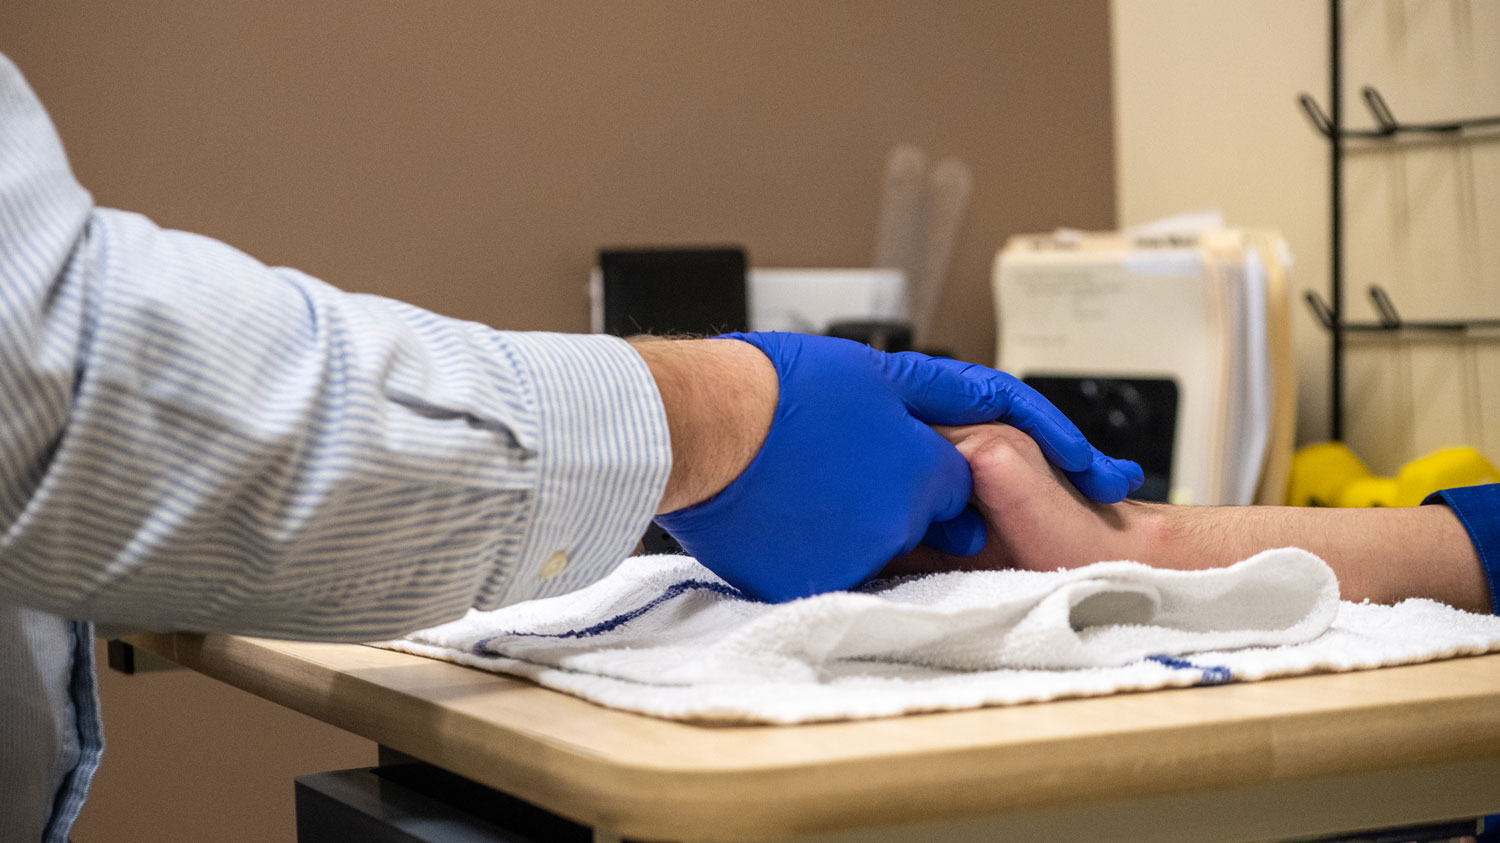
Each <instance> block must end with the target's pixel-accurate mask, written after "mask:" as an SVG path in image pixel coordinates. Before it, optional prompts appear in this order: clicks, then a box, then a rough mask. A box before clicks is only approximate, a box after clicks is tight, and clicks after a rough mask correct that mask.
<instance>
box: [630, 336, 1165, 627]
mask: <svg viewBox="0 0 1500 843" xmlns="http://www.w3.org/2000/svg"><path fill="white" fill-rule="evenodd" d="M720 339H725V340H742V341H744V342H747V343H750V344H751V345H753V346H755V347H756V348H758V349H760V350H761V351H762V352H763V353H764V354H765V355H766V356H767V357H769V358H770V360H771V362H772V364H774V365H775V367H776V373H777V375H778V377H779V379H780V394H779V397H778V399H777V406H776V415H775V417H774V419H773V420H772V422H771V429H770V432H769V433H768V434H767V435H766V441H765V443H764V444H763V445H762V446H761V449H760V452H759V453H758V454H756V456H755V459H753V460H752V461H751V462H750V465H749V466H748V467H747V468H746V469H745V470H744V472H742V473H741V474H740V476H739V477H738V478H736V479H735V480H734V482H732V483H730V484H729V486H728V487H727V488H725V489H724V490H723V491H722V492H720V493H719V494H717V495H715V496H714V497H712V498H710V499H709V500H707V501H704V502H702V503H700V504H697V505H695V506H691V507H688V508H686V509H680V510H677V511H676V512H670V513H667V514H665V515H660V516H657V519H656V521H657V523H658V524H660V525H661V526H662V527H663V528H664V529H666V530H667V532H669V533H671V534H672V535H673V537H675V538H676V539H677V541H678V542H680V543H681V544H682V546H683V549H685V550H686V551H687V552H688V553H690V554H692V555H693V556H694V557H696V558H697V559H698V561H700V562H702V563H703V564H704V565H705V566H707V567H708V568H709V569H710V570H712V571H713V572H714V573H716V574H718V575H719V576H720V577H723V578H724V580H725V581H727V582H729V583H730V584H731V585H734V586H735V587H736V588H738V589H740V590H741V591H743V592H745V593H746V594H749V595H750V596H752V597H756V598H760V599H763V600H770V601H782V600H791V599H794V598H797V597H805V596H808V595H811V594H817V593H820V592H824V591H833V590H837V589H843V588H850V587H853V586H855V585H858V584H859V583H861V582H864V581H865V580H867V579H869V578H870V577H871V576H872V575H874V574H875V573H876V572H878V571H879V570H880V569H881V568H882V567H884V566H885V564H886V563H887V562H889V561H890V560H891V559H894V558H895V557H897V556H900V555H901V554H903V553H906V552H908V551H910V550H911V549H912V548H914V547H916V545H917V543H918V542H920V541H926V543H927V544H929V545H931V546H933V547H935V548H937V549H938V550H941V551H944V552H947V553H952V554H956V555H960V556H968V555H972V554H974V553H977V552H979V550H980V549H982V548H983V547H984V542H985V528H984V521H983V519H981V518H980V516H979V514H978V513H977V512H975V511H974V510H973V509H971V508H969V507H968V501H969V495H970V491H971V489H970V487H971V480H970V477H969V466H968V463H966V462H965V461H964V458H963V456H962V455H960V454H959V453H958V450H957V449H955V448H954V447H953V446H952V445H950V444H949V443H948V441H947V440H945V439H943V437H941V436H939V435H938V434H937V433H935V432H934V431H933V430H932V429H931V428H929V427H928V424H945V425H958V424H976V423H980V422H987V421H996V420H998V421H1002V422H1005V423H1007V424H1010V425H1012V426H1014V427H1017V428H1020V429H1021V430H1024V431H1026V432H1027V433H1028V434H1030V435H1031V436H1032V438H1033V439H1035V440H1036V441H1037V444H1038V445H1040V446H1041V449H1042V452H1043V453H1045V454H1046V455H1047V459H1048V460H1050V461H1051V462H1052V463H1053V464H1055V465H1057V466H1058V467H1059V468H1061V469H1063V470H1064V471H1065V472H1067V474H1068V476H1069V478H1071V479H1072V480H1073V482H1074V484H1075V485H1076V486H1077V487H1078V488H1079V490H1080V491H1082V492H1083V493H1084V494H1086V495H1088V496H1089V497H1091V498H1093V499H1094V500H1098V501H1101V502H1104V503H1113V502H1115V501H1118V500H1120V499H1121V498H1123V497H1124V496H1125V495H1126V494H1127V493H1128V492H1129V491H1130V490H1131V489H1133V488H1135V487H1137V486H1139V485H1140V482H1141V477H1142V475H1141V470H1140V468H1139V467H1138V466H1136V465H1135V464H1134V463H1131V462H1125V461H1121V460H1113V459H1110V458H1109V457H1106V456H1104V455H1103V454H1100V453H1099V452H1098V451H1096V450H1094V448H1093V446H1091V445H1089V443H1088V441H1087V440H1086V439H1085V438H1084V437H1083V434H1082V433H1080V432H1079V431H1078V429H1077V428H1076V427H1074V426H1073V424H1072V422H1070V421H1068V419H1067V417H1065V416H1064V415H1063V414H1062V413H1061V412H1060V411H1059V410H1058V409H1057V408H1056V407H1053V406H1052V404H1051V403H1049V402H1048V401H1047V400H1046V399H1044V398H1042V397H1041V395H1039V394H1038V393H1037V392H1036V391H1035V390H1033V389H1031V388H1030V387H1028V386H1026V385H1025V384H1023V383H1021V382H1020V381H1019V380H1017V379H1015V378H1013V377H1011V376H1010V375H1007V374H1005V373H1003V372H997V371H994V370H993V369H989V368H986V367H984V366H979V365H975V364H970V363H960V362H958V361H955V360H947V359H943V358H933V357H928V356H926V355H924V354H917V353H914V352H905V353H901V354H886V353H883V352H879V351H875V350H874V349H871V348H870V347H869V346H865V345H861V344H859V343H856V342H851V341H849V340H841V339H834V338H831V337H818V336H806V335H802V334H782V333H748V334H744V333H742V334H727V335H725V336H724V337H722V338H720ZM726 388H733V387H732V386H731V385H726Z"/></svg>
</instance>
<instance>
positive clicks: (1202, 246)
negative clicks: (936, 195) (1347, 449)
mask: <svg viewBox="0 0 1500 843" xmlns="http://www.w3.org/2000/svg"><path fill="white" fill-rule="evenodd" d="M1290 262H1291V261H1290V255H1289V252H1288V250H1287V248H1286V245H1285V242H1284V241H1283V240H1281V238H1280V237H1279V236H1278V235H1276V234H1274V233H1271V232H1264V231H1248V230H1244V229H1236V228H1225V227H1223V226H1222V225H1212V224H1211V225H1206V226H1205V225H1196V226H1195V225H1185V224H1182V223H1181V221H1176V224H1167V225H1163V226H1160V227H1157V228H1153V229H1142V230H1134V231H1126V232H1110V233H1082V232H1072V231H1062V232H1057V233H1055V234H1051V235H1032V236H1021V237H1015V238H1012V239H1011V241H1010V243H1008V244H1007V246H1006V248H1005V249H1004V250H1002V251H1001V252H1000V254H999V256H998V257H997V259H996V265H995V278H994V282H995V303H996V308H997V313H998V325H999V331H1000V353H999V364H998V365H999V366H1000V368H1003V369H1005V370H1007V371H1010V372H1011V373H1013V374H1015V375H1017V376H1018V377H1021V378H1023V379H1025V380H1026V381H1027V382H1028V383H1031V384H1032V385H1033V386H1036V387H1037V388H1038V389H1039V390H1040V391H1041V392H1042V393H1043V394H1044V395H1046V396H1047V397H1048V398H1050V399H1051V400H1052V401H1053V402H1054V403H1056V404H1057V405H1058V406H1059V407H1061V408H1062V409H1063V411H1064V412H1066V413H1068V414H1069V416H1070V417H1072V418H1073V420H1074V422H1075V423H1077V424H1078V425H1079V427H1080V428H1082V429H1083V431H1084V433H1085V434H1087V435H1088V436H1089V438H1090V439H1091V440H1093V441H1094V442H1095V444H1096V445H1098V446H1099V447H1100V448H1101V449H1102V450H1104V451H1105V452H1106V453H1111V454H1113V455H1115V456H1121V457H1127V458H1131V459H1136V460H1137V461H1139V462H1141V463H1142V467H1143V468H1144V469H1145V470H1146V473H1147V483H1146V485H1145V486H1144V487H1143V488H1142V490H1141V494H1140V497H1142V498H1145V499H1154V500H1168V501H1171V502H1174V503H1194V504H1246V503H1254V502H1261V503H1281V502H1282V497H1283V494H1284V489H1285V485H1286V472H1287V467H1288V465H1289V462H1290V459H1291V450H1292V437H1293V433H1294V430H1293V428H1294V426H1295V416H1296V403H1295V402H1296V386H1295V375H1294V372H1293V368H1292V351H1291V326H1290V306H1289V303H1288V288H1287V270H1288V268H1289V265H1290Z"/></svg>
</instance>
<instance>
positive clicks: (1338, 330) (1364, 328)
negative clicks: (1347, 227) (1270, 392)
mask: <svg viewBox="0 0 1500 843" xmlns="http://www.w3.org/2000/svg"><path fill="white" fill-rule="evenodd" d="M1342 5H1343V4H1342V0H1328V87H1329V99H1328V104H1329V108H1328V111H1326V112H1325V111H1324V110H1323V109H1322V108H1321V107H1320V106H1319V105H1318V102H1317V100H1315V99H1313V97H1312V96H1311V95H1309V94H1306V93H1304V94H1300V95H1299V96H1298V97H1297V102H1298V104H1299V105H1301V107H1302V110H1303V111H1304V112H1306V114H1307V117H1308V119H1309V120H1310V121H1311V122H1312V124H1313V128H1315V129H1317V130H1318V132H1319V133H1320V134H1322V135H1323V137H1325V138H1327V139H1328V148H1329V167H1328V169H1329V194H1330V202H1329V238H1330V241H1331V242H1330V244H1329V245H1330V248H1329V263H1330V266H1329V283H1328V291H1329V297H1330V301H1327V302H1325V301H1323V298H1322V297H1321V296H1319V295H1318V294H1317V293H1316V292H1314V291H1311V290H1309V291H1308V292H1307V294H1306V300H1307V305H1308V307H1309V308H1311V309H1312V311H1313V315H1315V316H1316V317H1317V318H1318V321H1319V322H1321V323H1322V324H1323V326H1324V327H1325V328H1327V329H1328V334H1329V338H1330V342H1329V385H1328V388H1329V408H1330V409H1329V413H1330V424H1329V428H1330V430H1329V435H1330V438H1332V439H1342V438H1343V435H1344V402H1343V395H1344V334H1345V333H1346V332H1380V331H1438V332H1444V333H1467V332H1468V331H1471V330H1476V329H1500V319H1474V320H1440V321H1432V320H1427V321H1407V320H1404V319H1402V318H1401V316H1400V314H1399V313H1398V312H1397V311H1396V307H1395V305H1394V304H1393V303H1392V302H1391V297H1390V296H1389V295H1388V294H1387V293H1386V292H1385V290H1384V289H1382V288H1381V287H1379V286H1378V285H1372V286H1371V287H1370V297H1371V299H1372V300H1373V301H1374V304H1375V309H1376V311H1377V312H1378V313H1379V315H1380V320H1379V321H1378V322H1348V321H1346V320H1345V319H1344V183H1343V174H1344V142H1345V141H1346V140H1349V139H1352V138H1359V139H1367V140H1390V139H1393V138H1396V137H1399V136H1401V135H1412V134H1426V135H1441V136H1445V137H1449V138H1452V137H1459V136H1462V135H1464V134H1465V133H1468V132H1470V131H1473V130H1481V131H1482V130H1486V129H1493V128H1496V127H1500V115H1494V116H1487V117H1470V118H1464V119H1460V120H1447V121H1439V122H1429V123H1410V122H1404V121H1401V120H1399V119H1397V118H1396V115H1395V112H1394V111H1393V110H1392V109H1391V107H1390V105H1389V104H1388V103H1387V102H1386V100H1385V97H1384V96H1382V95H1381V93H1380V91H1378V90H1376V89H1375V88H1374V87H1372V86H1368V85H1367V86H1365V87H1364V88H1363V89H1361V91H1360V93H1361V98H1362V99H1363V100H1364V103H1365V106H1366V107H1367V108H1368V109H1369V110H1370V114H1371V116H1373V118H1374V120H1375V128H1374V129H1349V128H1346V127H1345V126H1344V119H1343V118H1344V114H1343V105H1342V99H1343V98H1342V96H1340V91H1341V90H1342V84H1343V23H1342V14H1341V13H1342Z"/></svg>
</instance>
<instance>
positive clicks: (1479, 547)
mask: <svg viewBox="0 0 1500 843" xmlns="http://www.w3.org/2000/svg"><path fill="white" fill-rule="evenodd" d="M1430 503H1442V504H1447V505H1448V508H1449V509H1451V510H1453V514H1454V515H1457V516H1458V520H1459V522H1460V523H1461V524H1463V525H1464V529H1465V530H1467V531H1468V533H1469V540H1470V541H1472V542H1474V550H1475V551H1477V552H1478V554H1479V563H1480V564H1481V565H1482V566H1484V578H1485V580H1487V581H1488V582H1489V584H1490V611H1491V612H1493V613H1494V614H1497V615H1500V587H1497V586H1500V484H1494V483H1492V484H1488V485H1484V486H1463V487H1461V488H1457V489H1444V490H1442V491H1441V492H1433V493H1432V494H1430V495H1428V496H1427V499H1426V500H1424V501H1422V504H1423V505H1424V506H1425V505H1427V504H1430Z"/></svg>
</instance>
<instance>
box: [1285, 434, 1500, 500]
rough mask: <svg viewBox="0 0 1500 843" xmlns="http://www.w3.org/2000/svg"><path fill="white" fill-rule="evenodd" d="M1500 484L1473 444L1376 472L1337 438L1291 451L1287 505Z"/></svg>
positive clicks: (1499, 475)
mask: <svg viewBox="0 0 1500 843" xmlns="http://www.w3.org/2000/svg"><path fill="white" fill-rule="evenodd" d="M1481 483H1500V470H1497V469H1496V468H1495V466H1494V465H1493V464H1492V463H1491V462H1490V461H1489V460H1487V459H1485V458H1484V455H1483V454H1481V453H1479V452H1478V451H1476V450H1475V449H1473V448H1468V447H1461V448H1444V449H1443V450H1441V451H1434V452H1433V453H1431V454H1428V455H1427V456H1425V457H1422V458H1420V459H1415V460H1412V461H1411V462H1409V463H1407V464H1406V465H1404V466H1402V467H1401V471H1400V472H1399V473H1398V474H1397V475H1396V476H1395V477H1377V476H1374V475H1372V474H1371V473H1370V469H1369V468H1367V467H1365V464H1364V463H1363V462H1362V461H1360V459H1359V457H1357V456H1355V455H1354V452H1353V451H1351V450H1349V447H1348V446H1347V445H1345V444H1343V443H1342V442H1319V443H1317V444H1314V445H1308V446H1306V447H1304V448H1301V449H1299V450H1298V451H1297V453H1296V454H1294V455H1293V456H1292V470H1291V476H1290V478H1289V479H1288V482H1287V503H1288V504H1290V505H1292V506H1340V507H1364V506H1417V505H1419V504H1420V503H1422V500H1423V499H1424V498H1426V497H1427V496H1428V495H1430V494H1432V493H1433V492H1436V491H1438V490H1440V489H1452V488H1455V487H1458V486H1476V485H1479V484H1481Z"/></svg>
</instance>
